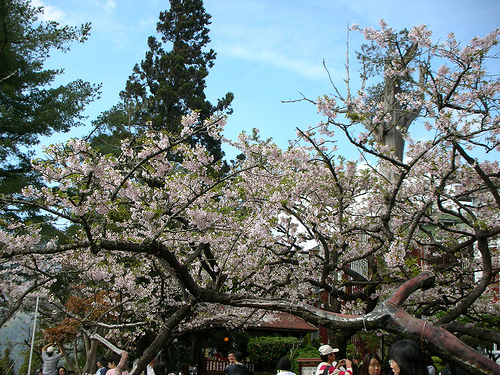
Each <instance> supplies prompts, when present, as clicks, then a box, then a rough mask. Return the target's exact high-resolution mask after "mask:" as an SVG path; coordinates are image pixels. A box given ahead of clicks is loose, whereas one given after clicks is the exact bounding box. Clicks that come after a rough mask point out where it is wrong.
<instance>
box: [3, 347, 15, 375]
mask: <svg viewBox="0 0 500 375" xmlns="http://www.w3.org/2000/svg"><path fill="white" fill-rule="evenodd" d="M0 374H2V375H4V374H5V375H14V361H12V359H10V347H6V348H5V350H4V352H3V356H2V357H1V358H0Z"/></svg>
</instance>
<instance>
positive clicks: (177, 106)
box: [122, 0, 233, 160]
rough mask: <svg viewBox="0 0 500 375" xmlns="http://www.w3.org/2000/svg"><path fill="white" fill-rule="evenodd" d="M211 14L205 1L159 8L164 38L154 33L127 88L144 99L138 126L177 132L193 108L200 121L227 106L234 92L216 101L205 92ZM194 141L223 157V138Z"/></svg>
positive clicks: (130, 96)
mask: <svg viewBox="0 0 500 375" xmlns="http://www.w3.org/2000/svg"><path fill="white" fill-rule="evenodd" d="M210 18H211V16H210V15H209V14H207V13H206V12H205V9H204V7H203V1H202V0H170V10H169V11H168V12H161V13H160V16H159V19H160V21H159V22H158V23H157V28H156V30H157V32H158V33H159V34H161V40H158V39H157V38H155V37H153V36H151V37H149V39H148V46H149V51H148V52H146V56H145V58H144V60H143V61H142V62H141V63H140V64H137V65H136V66H135V67H134V69H133V74H132V75H131V76H130V78H129V80H128V81H127V84H126V88H125V90H124V92H122V98H124V100H128V101H130V100H131V101H135V102H137V103H139V104H140V105H136V108H137V109H138V112H136V119H137V120H136V121H137V124H138V125H140V126H149V127H152V128H153V129H155V130H168V131H170V132H172V133H173V134H177V133H178V131H179V126H180V119H181V117H182V116H183V115H186V114H188V113H189V111H190V110H193V111H198V112H199V114H200V121H203V120H205V119H207V118H209V117H210V116H212V115H213V114H214V113H216V112H217V111H222V110H226V111H228V109H229V106H230V104H231V101H232V99H233V94H231V93H228V94H226V96H225V97H224V98H223V99H220V100H219V101H218V103H217V105H216V106H214V105H212V104H211V103H210V102H209V101H208V100H207V98H206V95H205V91H204V90H205V87H206V82H205V78H206V77H207V75H208V70H209V69H210V68H212V67H213V65H214V60H215V57H216V53H215V51H214V50H213V49H209V50H206V48H205V47H206V46H207V44H208V43H209V42H210V38H209V36H208V33H209V29H208V28H207V26H208V25H210ZM166 44H171V46H172V49H171V50H170V51H166V50H165V47H164V46H165V45H166ZM192 143H193V144H196V143H201V144H204V145H206V146H208V148H209V150H210V152H211V154H212V155H213V156H214V157H215V159H216V160H219V159H221V158H222V156H223V154H222V151H221V148H220V142H219V141H216V140H214V139H213V138H212V137H211V136H209V135H208V134H202V135H200V136H199V137H197V138H195V139H193V140H192Z"/></svg>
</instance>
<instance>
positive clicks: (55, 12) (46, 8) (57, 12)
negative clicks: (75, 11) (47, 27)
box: [31, 0, 66, 23]
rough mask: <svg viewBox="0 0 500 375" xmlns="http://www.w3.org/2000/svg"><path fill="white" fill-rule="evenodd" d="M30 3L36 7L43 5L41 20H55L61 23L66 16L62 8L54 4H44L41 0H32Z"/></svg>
mask: <svg viewBox="0 0 500 375" xmlns="http://www.w3.org/2000/svg"><path fill="white" fill-rule="evenodd" d="M31 5H33V6H34V7H37V8H38V7H43V14H41V15H40V19H41V20H42V21H56V22H59V23H62V22H63V20H64V19H65V18H66V13H65V12H64V11H63V10H62V9H60V8H58V7H56V6H54V5H48V4H44V2H43V1H41V0H32V1H31Z"/></svg>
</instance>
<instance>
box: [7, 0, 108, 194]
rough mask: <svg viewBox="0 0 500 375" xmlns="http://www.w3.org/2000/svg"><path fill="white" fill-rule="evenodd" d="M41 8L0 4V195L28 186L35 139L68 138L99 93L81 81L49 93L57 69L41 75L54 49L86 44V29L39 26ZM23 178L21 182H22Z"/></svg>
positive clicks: (20, 0) (17, 0) (13, 0)
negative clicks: (55, 135)
mask: <svg viewBox="0 0 500 375" xmlns="http://www.w3.org/2000/svg"><path fill="white" fill-rule="evenodd" d="M41 13H43V8H41V7H39V8H34V7H33V6H31V4H30V2H29V1H27V0H1V1H0V22H1V24H2V27H0V189H1V191H2V192H3V193H11V192H17V191H19V190H20V188H21V187H22V186H24V185H25V184H26V181H27V180H29V181H30V183H33V182H34V181H36V176H35V175H34V174H32V171H31V167H30V157H31V156H32V155H33V152H32V151H31V150H30V148H31V147H32V146H34V145H36V144H38V143H39V137H40V136H49V135H51V134H53V133H54V132H67V131H69V130H70V129H71V128H72V127H74V126H77V125H79V124H80V123H79V120H81V119H82V118H83V116H82V114H81V113H82V111H83V109H84V107H85V105H86V104H87V103H89V102H90V101H92V100H93V99H94V98H95V96H96V95H97V92H98V90H99V88H98V87H97V86H95V85H91V84H89V83H87V82H83V81H82V80H77V81H74V82H71V83H69V84H67V85H61V86H59V87H50V85H51V83H52V82H53V81H54V79H55V78H56V77H57V76H58V75H60V74H62V73H63V70H62V69H44V62H45V60H46V59H47V58H48V57H49V53H50V51H51V50H53V49H57V50H60V51H62V52H67V51H68V50H69V47H68V46H67V44H68V43H69V42H72V41H78V42H83V41H85V40H86V39H87V36H88V33H89V30H90V24H84V25H82V26H81V27H80V28H76V27H69V26H60V25H59V24H58V23H57V22H53V21H49V22H40V21H39V20H38V17H39V15H40V14H41ZM21 176H22V178H21Z"/></svg>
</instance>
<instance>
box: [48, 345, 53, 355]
mask: <svg viewBox="0 0 500 375" xmlns="http://www.w3.org/2000/svg"><path fill="white" fill-rule="evenodd" d="M52 353H54V347H53V346H49V347H48V348H47V354H52Z"/></svg>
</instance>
